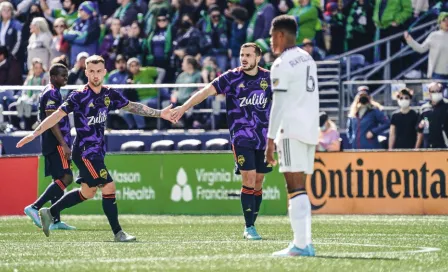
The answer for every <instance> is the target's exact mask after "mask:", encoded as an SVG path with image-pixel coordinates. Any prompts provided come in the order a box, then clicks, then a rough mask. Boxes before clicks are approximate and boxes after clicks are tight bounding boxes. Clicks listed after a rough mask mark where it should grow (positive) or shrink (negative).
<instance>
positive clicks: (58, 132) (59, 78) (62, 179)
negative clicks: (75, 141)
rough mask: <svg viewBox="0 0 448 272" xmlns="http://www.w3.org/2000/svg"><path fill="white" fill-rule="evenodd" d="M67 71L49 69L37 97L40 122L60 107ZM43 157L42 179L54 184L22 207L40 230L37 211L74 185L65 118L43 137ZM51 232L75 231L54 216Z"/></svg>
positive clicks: (67, 122)
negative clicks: (42, 87)
mask: <svg viewBox="0 0 448 272" xmlns="http://www.w3.org/2000/svg"><path fill="white" fill-rule="evenodd" d="M67 78H68V70H67V67H65V66H64V65H62V64H55V65H53V66H51V68H50V84H48V85H47V86H45V88H44V90H43V91H42V92H41V93H40V97H39V115H38V119H39V122H42V120H44V119H45V118H46V117H48V116H50V115H51V114H52V113H53V112H54V111H56V110H57V109H58V108H59V106H61V104H62V102H63V101H62V96H61V93H60V91H59V90H60V88H61V87H62V86H65V85H66V84H67ZM41 145H42V155H44V158H45V176H50V175H51V177H52V178H53V182H52V183H51V184H50V185H48V187H47V189H46V190H45V192H44V193H43V194H42V195H41V196H40V197H39V198H38V199H37V200H36V201H35V202H34V203H33V204H31V205H28V206H26V207H25V210H24V212H25V214H26V215H28V216H29V217H30V218H31V220H33V222H34V224H35V225H36V226H38V227H39V228H42V224H41V222H40V218H39V209H40V208H42V206H43V205H44V204H45V203H47V202H48V201H51V203H52V204H54V203H56V202H57V201H58V200H59V199H61V197H62V196H63V195H64V190H65V188H66V187H67V186H69V185H70V184H71V183H72V182H73V173H72V170H71V169H70V165H71V160H70V157H71V153H72V152H71V150H70V145H71V136H70V122H69V120H68V116H66V117H64V118H62V119H61V120H60V121H59V123H57V124H56V125H54V126H53V127H52V128H51V131H50V130H48V131H45V132H44V133H43V134H42V141H41ZM50 229H51V230H56V229H63V230H74V229H76V228H75V227H72V226H69V225H67V224H66V223H64V222H62V221H61V218H60V216H59V214H55V216H54V217H53V224H51V226H50Z"/></svg>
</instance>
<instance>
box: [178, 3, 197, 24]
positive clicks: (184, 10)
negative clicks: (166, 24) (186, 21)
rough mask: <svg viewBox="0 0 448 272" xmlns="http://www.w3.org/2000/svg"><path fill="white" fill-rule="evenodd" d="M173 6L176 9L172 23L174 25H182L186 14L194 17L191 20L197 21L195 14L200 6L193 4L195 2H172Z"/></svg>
mask: <svg viewBox="0 0 448 272" xmlns="http://www.w3.org/2000/svg"><path fill="white" fill-rule="evenodd" d="M171 5H172V7H173V8H174V9H175V12H174V14H173V19H172V21H171V22H172V23H173V25H180V24H181V23H182V21H181V20H182V18H183V17H184V15H185V14H188V15H190V16H192V17H191V18H193V19H196V18H195V17H194V16H193V14H195V13H196V9H197V8H198V6H199V5H197V6H196V2H193V0H172V1H171Z"/></svg>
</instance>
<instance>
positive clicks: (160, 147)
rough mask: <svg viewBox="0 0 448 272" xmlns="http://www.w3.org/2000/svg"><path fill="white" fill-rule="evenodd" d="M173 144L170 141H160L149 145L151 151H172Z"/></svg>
mask: <svg viewBox="0 0 448 272" xmlns="http://www.w3.org/2000/svg"><path fill="white" fill-rule="evenodd" d="M173 149H174V142H173V141H171V140H161V141H157V142H154V143H152V144H151V151H172V150H173Z"/></svg>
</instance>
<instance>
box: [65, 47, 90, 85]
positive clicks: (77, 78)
mask: <svg viewBox="0 0 448 272" xmlns="http://www.w3.org/2000/svg"><path fill="white" fill-rule="evenodd" d="M88 57H89V53H87V52H81V53H79V54H78V55H77V56H76V63H75V65H74V67H73V68H72V69H71V70H70V72H69V73H68V80H67V84H68V85H82V84H87V76H86V59H87V58H88Z"/></svg>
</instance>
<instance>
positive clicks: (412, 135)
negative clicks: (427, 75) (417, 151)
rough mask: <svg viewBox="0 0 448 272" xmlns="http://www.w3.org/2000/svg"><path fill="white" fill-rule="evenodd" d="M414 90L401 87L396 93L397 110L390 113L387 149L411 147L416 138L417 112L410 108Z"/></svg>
mask: <svg viewBox="0 0 448 272" xmlns="http://www.w3.org/2000/svg"><path fill="white" fill-rule="evenodd" d="M413 93H414V91H413V90H411V89H408V88H404V89H401V90H400V91H399V92H398V95H397V102H398V106H399V107H400V109H399V110H397V111H395V112H394V113H393V114H392V117H391V120H390V129H389V150H392V149H413V148H415V144H416V140H417V130H416V126H417V120H418V114H417V113H416V112H415V111H414V110H412V109H411V107H410V106H411V101H412V95H413Z"/></svg>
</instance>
